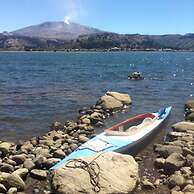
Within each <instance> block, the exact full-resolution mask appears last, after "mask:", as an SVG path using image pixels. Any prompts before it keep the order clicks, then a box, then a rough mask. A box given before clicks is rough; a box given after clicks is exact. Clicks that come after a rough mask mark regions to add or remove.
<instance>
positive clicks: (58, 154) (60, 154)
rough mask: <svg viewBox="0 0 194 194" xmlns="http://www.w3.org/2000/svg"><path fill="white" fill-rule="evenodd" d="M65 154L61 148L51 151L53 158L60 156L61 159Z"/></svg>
mask: <svg viewBox="0 0 194 194" xmlns="http://www.w3.org/2000/svg"><path fill="white" fill-rule="evenodd" d="M65 156H66V154H65V152H64V151H63V150H61V149H58V150H56V151H55V152H54V153H53V157H54V158H60V159H62V158H65Z"/></svg>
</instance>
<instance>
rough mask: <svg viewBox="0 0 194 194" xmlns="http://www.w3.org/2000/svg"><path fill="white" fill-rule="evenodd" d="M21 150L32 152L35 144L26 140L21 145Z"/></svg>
mask: <svg viewBox="0 0 194 194" xmlns="http://www.w3.org/2000/svg"><path fill="white" fill-rule="evenodd" d="M20 149H21V151H23V152H24V153H31V152H32V150H33V149H34V146H33V145H32V144H31V143H30V142H26V143H25V144H24V145H22V146H21V148H20Z"/></svg>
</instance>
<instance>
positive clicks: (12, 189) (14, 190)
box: [7, 187, 17, 194]
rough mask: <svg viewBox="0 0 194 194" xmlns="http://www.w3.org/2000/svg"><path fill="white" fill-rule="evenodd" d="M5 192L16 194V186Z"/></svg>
mask: <svg viewBox="0 0 194 194" xmlns="http://www.w3.org/2000/svg"><path fill="white" fill-rule="evenodd" d="M7 194H17V188H16V187H11V188H10V189H9V190H8V191H7Z"/></svg>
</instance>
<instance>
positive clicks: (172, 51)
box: [0, 50, 194, 53]
mask: <svg viewBox="0 0 194 194" xmlns="http://www.w3.org/2000/svg"><path fill="white" fill-rule="evenodd" d="M15 52H21V53H22V52H24V53H33V52H34V53H39V52H40V53H133V52H134V53H135V52H148V53H152V52H153V53H155V52H161V53H187V52H188V53H193V52H194V50H120V51H104V50H71V51H66V50H31V51H26V50H0V53H15Z"/></svg>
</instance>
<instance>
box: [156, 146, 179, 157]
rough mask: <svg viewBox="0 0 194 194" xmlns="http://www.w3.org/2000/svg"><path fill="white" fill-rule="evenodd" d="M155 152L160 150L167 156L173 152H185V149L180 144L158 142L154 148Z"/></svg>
mask: <svg viewBox="0 0 194 194" xmlns="http://www.w3.org/2000/svg"><path fill="white" fill-rule="evenodd" d="M154 151H155V152H158V154H159V155H160V156H162V157H164V158H167V157H168V156H169V155H170V154H172V153H175V152H176V153H180V154H182V153H183V150H182V148H181V147H180V146H174V145H161V144H156V145H155V148H154Z"/></svg>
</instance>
